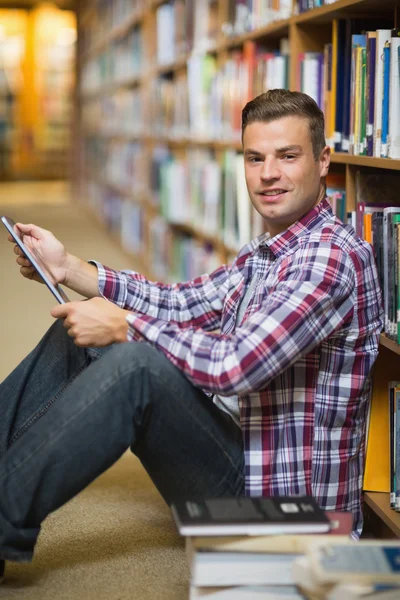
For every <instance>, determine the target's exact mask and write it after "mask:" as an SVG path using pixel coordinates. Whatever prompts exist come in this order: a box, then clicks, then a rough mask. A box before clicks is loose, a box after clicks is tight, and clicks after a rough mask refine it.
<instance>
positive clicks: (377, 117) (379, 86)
mask: <svg viewBox="0 0 400 600" xmlns="http://www.w3.org/2000/svg"><path fill="white" fill-rule="evenodd" d="M390 34H391V31H390V29H378V30H377V32H376V57H375V114H374V156H376V157H380V156H381V138H382V98H383V48H384V45H385V43H386V42H387V41H388V40H389V39H390Z"/></svg>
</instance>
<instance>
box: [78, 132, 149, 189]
mask: <svg viewBox="0 0 400 600" xmlns="http://www.w3.org/2000/svg"><path fill="white" fill-rule="evenodd" d="M146 157H147V155H146V152H145V151H144V149H143V145H142V144H140V143H139V142H124V141H118V140H112V141H111V142H110V143H108V142H107V141H106V140H104V139H102V138H99V137H87V138H86V139H85V144H84V155H83V167H84V169H85V171H86V172H87V173H98V174H99V176H100V177H101V178H102V179H103V180H104V181H105V182H108V183H109V184H110V185H114V186H115V187H119V188H121V189H122V190H125V191H126V194H128V195H129V194H130V195H131V194H135V193H136V194H140V193H141V192H142V191H143V190H145V189H148V179H147V177H146V175H147V168H146V166H147V158H146Z"/></svg>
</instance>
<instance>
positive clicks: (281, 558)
mask: <svg viewBox="0 0 400 600" xmlns="http://www.w3.org/2000/svg"><path fill="white" fill-rule="evenodd" d="M297 557H298V555H297V554H274V553H272V554H269V553H264V552H244V553H240V552H198V553H197V555H196V560H195V561H194V562H193V564H192V565H191V570H190V572H191V583H192V585H195V586H216V587H218V586H236V585H294V579H293V574H292V566H293V563H294V561H295V559H296V558H297Z"/></svg>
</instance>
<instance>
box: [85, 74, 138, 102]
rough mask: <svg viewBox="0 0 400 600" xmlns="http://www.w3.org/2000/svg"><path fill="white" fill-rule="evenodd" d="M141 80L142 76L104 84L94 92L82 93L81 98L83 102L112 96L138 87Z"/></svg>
mask: <svg viewBox="0 0 400 600" xmlns="http://www.w3.org/2000/svg"><path fill="white" fill-rule="evenodd" d="M143 79H144V77H143V75H136V76H134V77H129V78H128V79H125V80H123V81H114V82H112V83H105V84H103V85H102V86H100V87H99V88H98V89H96V90H93V91H85V92H82V94H81V98H82V100H83V101H85V100H96V99H101V98H102V97H103V96H107V95H110V94H113V93H114V92H117V91H118V90H121V89H125V88H134V87H138V86H140V85H141V84H142V81H143Z"/></svg>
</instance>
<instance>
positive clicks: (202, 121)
mask: <svg viewBox="0 0 400 600" xmlns="http://www.w3.org/2000/svg"><path fill="white" fill-rule="evenodd" d="M163 6H164V5H163ZM165 6H167V5H165ZM355 27H356V25H355V23H354V21H352V20H349V19H345V20H344V19H339V20H334V22H333V41H332V43H330V44H327V45H326V46H325V50H324V52H323V53H318V52H304V53H302V54H300V55H299V57H298V64H299V68H298V76H299V79H298V86H297V87H298V89H300V90H301V91H303V92H305V93H307V94H309V95H310V96H311V97H313V98H314V99H315V100H316V102H317V103H318V104H319V106H320V107H321V109H323V110H324V113H325V119H326V138H327V143H328V144H329V145H330V146H331V147H332V148H333V149H334V150H336V151H342V152H350V153H353V154H356V155H369V156H377V157H389V158H400V114H398V113H399V110H400V109H399V107H400V78H399V69H400V58H399V57H400V54H399V52H400V36H399V32H400V30H397V29H396V30H392V31H391V30H384V29H382V30H377V31H369V32H367V34H351V31H352V30H353V29H354V28H355ZM132 36H133V37H135V36H136V33H132ZM349 36H350V37H349ZM135 39H136V38H135ZM349 52H350V54H349V55H348V56H347V54H348V53H349ZM346 53H347V54H346ZM104 56H106V63H105V64H103V58H104ZM104 56H100V57H99V58H98V59H96V61H94V62H93V63H89V64H88V65H87V67H86V68H87V77H84V82H85V87H84V89H85V90H86V91H93V90H96V89H98V87H99V86H100V85H101V84H102V83H104V82H110V81H115V80H116V79H117V80H118V79H119V80H121V81H122V80H124V79H125V80H126V79H127V78H129V77H131V76H133V75H134V74H136V75H137V74H138V72H139V71H140V61H141V59H138V62H137V64H136V65H135V63H134V61H132V57H131V54H130V53H129V55H126V56H127V57H128V58H127V61H128V63H129V64H130V67H128V64H125V62H124V60H122V62H121V60H120V58H121V57H117V56H114V55H113V53H112V52H111V53H110V54H107V55H104ZM381 57H383V60H381ZM106 64H108V67H107V66H106ZM112 64H114V67H112V68H111V67H110V65H112ZM118 65H119V66H118ZM94 66H96V68H94ZM288 66H289V65H288V43H287V40H286V39H285V38H284V39H282V40H281V42H280V50H279V51H278V50H275V51H266V50H264V49H263V48H261V47H260V46H259V45H258V44H256V43H255V42H252V41H247V42H245V44H244V46H243V51H233V52H231V54H230V55H229V56H228V58H227V60H226V61H225V62H223V63H222V64H220V63H218V62H217V59H216V58H215V57H214V56H213V55H210V54H202V55H193V56H192V57H190V58H189V59H188V62H187V73H186V74H185V73H183V74H179V75H177V76H176V77H175V78H170V77H160V78H158V79H155V80H153V83H152V93H151V94H150V97H149V112H146V113H145V114H144V113H143V111H141V112H137V113H136V110H137V109H139V110H140V109H141V108H142V107H143V102H141V103H140V102H138V98H139V97H140V96H139V93H137V94H135V95H134V105H135V106H134V108H132V113H130V114H131V115H133V117H132V121H131V129H132V130H133V131H135V132H136V131H138V129H139V128H140V126H141V125H142V124H143V122H144V121H148V122H149V123H150V128H151V132H152V133H153V134H154V135H168V136H171V137H194V138H202V137H204V136H207V138H208V139H210V137H211V138H215V139H217V140H220V139H224V140H236V141H237V140H238V139H240V127H241V110H242V108H243V106H244V104H246V102H247V101H248V100H249V99H250V98H252V97H254V96H256V95H258V94H259V93H261V92H262V91H265V90H268V89H271V88H277V87H283V88H286V87H288ZM92 67H93V68H94V70H93V71H91V69H92ZM111 72H112V73H113V74H112V75H111V74H110V73H111ZM100 73H102V75H100ZM238 82H239V84H238ZM126 98H127V99H128V98H129V97H128V96H126ZM128 102H129V100H128ZM109 105H110V99H109V98H108V97H107V98H106V99H105V105H104V107H102V111H103V112H104V113H105V115H107V110H108V109H109ZM110 110H111V111H112V107H111V109H110ZM128 110H130V109H129V107H128ZM135 114H136V115H137V118H136V124H135V121H134V115H135Z"/></svg>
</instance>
